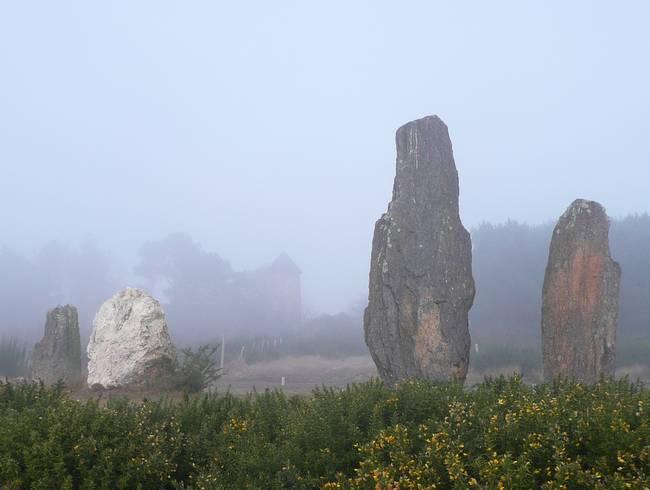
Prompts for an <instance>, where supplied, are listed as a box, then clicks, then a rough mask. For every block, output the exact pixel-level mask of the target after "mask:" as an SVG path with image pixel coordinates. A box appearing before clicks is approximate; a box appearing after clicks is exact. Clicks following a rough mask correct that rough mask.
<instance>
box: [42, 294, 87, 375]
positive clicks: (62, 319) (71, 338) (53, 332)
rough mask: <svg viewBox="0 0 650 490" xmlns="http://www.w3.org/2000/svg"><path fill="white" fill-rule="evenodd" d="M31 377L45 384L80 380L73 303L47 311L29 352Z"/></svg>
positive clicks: (79, 356) (77, 331) (75, 316)
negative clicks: (39, 335)
mask: <svg viewBox="0 0 650 490" xmlns="http://www.w3.org/2000/svg"><path fill="white" fill-rule="evenodd" d="M32 378H33V379H38V380H41V381H43V383H45V384H54V383H56V382H57V381H59V380H63V381H64V382H65V383H66V384H67V385H76V384H78V383H80V382H81V340H80V338H79V315H78V314H77V309H76V308H75V307H74V306H70V305H66V306H57V307H56V308H54V309H53V310H50V311H48V312H47V317H46V320H45V334H44V336H43V339H42V340H41V341H40V342H38V343H37V344H36V345H35V346H34V352H33V354H32Z"/></svg>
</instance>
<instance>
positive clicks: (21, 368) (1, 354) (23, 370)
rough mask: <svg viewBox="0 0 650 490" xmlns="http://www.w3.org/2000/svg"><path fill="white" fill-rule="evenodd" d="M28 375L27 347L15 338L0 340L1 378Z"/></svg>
mask: <svg viewBox="0 0 650 490" xmlns="http://www.w3.org/2000/svg"><path fill="white" fill-rule="evenodd" d="M26 375H27V346H26V345H25V344H24V343H23V342H20V341H19V340H17V339H16V338H13V337H9V338H7V337H2V338H0V376H2V377H8V378H15V377H18V376H26Z"/></svg>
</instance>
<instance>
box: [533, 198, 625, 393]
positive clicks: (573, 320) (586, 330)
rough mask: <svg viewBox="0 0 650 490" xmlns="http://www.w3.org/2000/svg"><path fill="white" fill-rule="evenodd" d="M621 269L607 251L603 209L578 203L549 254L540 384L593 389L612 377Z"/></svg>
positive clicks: (556, 233) (557, 231)
mask: <svg viewBox="0 0 650 490" xmlns="http://www.w3.org/2000/svg"><path fill="white" fill-rule="evenodd" d="M620 283H621V269H620V267H619V265H618V263H617V262H615V261H614V260H612V257H611V255H610V251H609V220H608V218H607V214H606V213H605V209H604V208H603V207H602V206H601V205H600V204H598V203H597V202H593V201H586V200H584V199H578V200H576V201H574V202H573V203H572V204H571V206H569V208H568V209H567V210H566V212H565V213H564V214H563V215H562V217H561V218H560V220H559V221H558V223H557V225H556V226H555V230H554V231H553V238H552V240H551V246H550V251H549V258H548V265H547V267H546V276H545V278H544V288H543V300H542V353H543V362H544V378H545V379H546V380H547V381H549V380H552V379H554V378H555V377H557V376H562V377H565V378H573V379H576V380H577V381H582V382H586V383H593V382H595V381H597V380H598V378H599V377H600V376H601V375H604V376H613V375H614V367H615V366H614V361H615V353H616V327H617V322H618V302H619V289H620Z"/></svg>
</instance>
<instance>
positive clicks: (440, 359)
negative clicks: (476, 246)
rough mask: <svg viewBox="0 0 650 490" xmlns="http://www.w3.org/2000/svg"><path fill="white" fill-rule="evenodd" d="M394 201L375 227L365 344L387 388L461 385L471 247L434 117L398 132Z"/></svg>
mask: <svg viewBox="0 0 650 490" xmlns="http://www.w3.org/2000/svg"><path fill="white" fill-rule="evenodd" d="M396 144H397V171H396V176H395V183H394V187H393V199H392V201H391V202H390V204H389V205H388V211H387V212H386V213H385V214H384V215H383V216H382V217H381V218H380V219H379V220H378V221H377V223H376V225H375V233H374V238H373V244H372V259H371V264H370V288H369V289H370V292H369V303H368V307H367V308H366V312H365V318H364V329H365V338H366V343H367V345H368V347H369V349H370V353H371V355H372V358H373V360H374V361H375V364H376V365H377V369H378V371H379V374H380V375H381V377H382V378H383V379H384V381H385V382H386V383H388V384H389V385H393V384H395V383H397V382H399V381H401V380H404V379H407V378H424V379H431V380H457V381H461V382H462V381H464V380H465V376H466V374H467V368H468V364H469V350H470V345H471V344H470V335H469V329H468V313H469V309H470V308H471V306H472V303H473V301H474V279H473V277H472V245H471V240H470V235H469V233H468V232H467V230H466V229H465V228H464V227H463V224H462V222H461V220H460V215H459V209H458V195H459V186H458V172H457V170H456V165H455V163H454V157H453V152H452V147H451V140H450V139H449V133H448V130H447V126H446V125H445V123H443V122H442V120H440V118H438V117H437V116H430V117H425V118H423V119H419V120H417V121H413V122H410V123H408V124H406V125H404V126H402V127H401V128H399V129H398V130H397V134H396Z"/></svg>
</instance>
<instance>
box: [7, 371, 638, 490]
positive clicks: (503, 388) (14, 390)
mask: <svg viewBox="0 0 650 490" xmlns="http://www.w3.org/2000/svg"><path fill="white" fill-rule="evenodd" d="M649 404H650V394H649V392H648V391H646V390H644V389H643V388H642V387H641V386H640V385H637V384H633V383H630V382H628V381H626V380H623V381H617V382H615V381H603V382H600V383H598V384H596V385H595V386H585V385H581V384H575V383H570V382H564V381H558V382H556V383H552V384H545V385H540V386H527V385H525V384H523V383H522V382H521V380H520V379H518V378H511V379H505V378H498V379H493V380H486V381H485V382H484V383H482V384H480V385H478V386H476V387H474V388H472V389H470V390H464V389H463V388H462V387H460V386H458V385H456V384H447V383H439V384H435V383H426V382H407V383H404V384H402V385H401V386H399V387H398V388H396V389H394V390H391V389H388V388H386V387H384V386H383V385H382V384H381V383H380V382H376V381H374V382H370V383H366V384H363V385H353V386H350V387H348V388H347V389H345V390H333V389H325V388H323V389H319V390H315V391H314V392H313V393H312V394H311V395H310V396H291V397H289V396H286V395H284V394H283V393H280V392H270V391H267V392H264V393H259V394H252V395H249V396H246V397H242V398H237V397H234V396H232V395H230V394H224V395H203V396H193V397H192V396H185V397H184V399H183V400H182V401H179V402H171V401H165V400H161V401H143V402H141V403H133V402H128V401H126V400H110V401H108V402H107V403H106V404H105V405H101V404H100V403H99V402H97V401H92V400H91V401H86V402H76V401H71V400H69V399H67V398H66V396H65V395H64V391H63V389H62V387H61V386H59V387H55V388H52V389H47V388H44V387H43V386H41V385H36V384H32V385H20V386H15V385H11V384H6V383H5V384H0V487H1V488H5V487H6V488H244V489H245V488H263V489H267V488H270V489H273V488H297V489H309V488H328V489H333V488H345V489H364V488H368V489H392V490H396V489H410V488H423V489H424V488H457V489H461V488H462V489H465V488H486V489H492V488H495V489H496V488H549V489H550V488H554V489H555V488H603V489H605V488H608V489H609V488H613V489H616V488H621V489H623V488H636V489H643V488H650V411H649V409H648V405H649Z"/></svg>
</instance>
